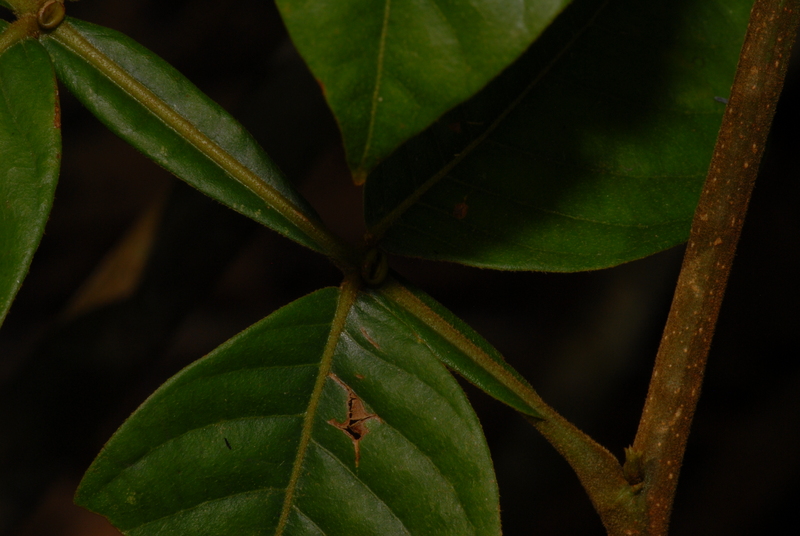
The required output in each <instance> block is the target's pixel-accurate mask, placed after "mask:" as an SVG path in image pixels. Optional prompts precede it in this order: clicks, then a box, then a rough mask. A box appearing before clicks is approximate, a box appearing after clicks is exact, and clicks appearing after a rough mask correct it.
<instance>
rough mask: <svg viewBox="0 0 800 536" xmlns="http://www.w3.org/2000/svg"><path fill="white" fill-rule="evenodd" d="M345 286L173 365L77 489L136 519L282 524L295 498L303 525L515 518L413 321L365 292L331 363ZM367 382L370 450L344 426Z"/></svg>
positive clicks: (171, 525) (337, 528)
mask: <svg viewBox="0 0 800 536" xmlns="http://www.w3.org/2000/svg"><path fill="white" fill-rule="evenodd" d="M338 297H339V291H338V290H337V289H324V290H321V291H318V292H316V293H314V294H311V295H309V296H307V297H305V298H302V299H300V300H298V301H296V302H294V303H292V304H290V305H288V306H286V307H284V308H282V309H281V310H279V311H278V312H276V313H274V314H272V315H271V316H269V317H268V318H266V319H265V320H263V321H261V322H259V323H258V324H256V325H254V326H252V327H251V328H249V329H248V330H246V331H245V332H243V333H241V334H240V335H238V336H236V337H234V338H233V339H231V340H230V341H228V342H227V343H226V344H224V345H223V346H221V347H220V348H218V349H217V350H215V351H214V352H213V353H212V354H210V355H209V356H207V357H205V358H203V359H202V360H200V361H198V362H196V363H195V364H193V365H192V366H190V367H188V368H187V369H185V370H184V371H182V372H180V373H179V374H178V375H177V376H175V377H174V378H172V379H171V380H170V381H168V382H167V383H166V384H165V385H164V386H162V387H161V388H160V389H159V390H158V391H157V392H156V393H155V394H153V395H152V396H151V397H150V399H148V400H147V401H146V402H145V403H144V404H143V405H142V406H141V407H140V408H139V409H138V410H137V412H136V413H134V415H133V416H131V417H130V418H129V419H128V421H127V422H126V423H125V424H124V425H123V426H122V428H120V430H119V431H118V432H117V433H116V435H115V436H114V437H113V438H112V439H111V440H110V441H109V443H108V444H107V445H106V447H105V449H104V450H103V451H102V452H101V453H100V455H99V456H98V458H97V459H96V460H95V462H94V463H93V465H92V466H91V467H90V469H89V471H88V472H87V473H86V476H85V477H84V480H83V482H82V483H81V486H80V488H79V490H78V496H77V502H78V503H79V504H81V505H83V506H86V507H88V508H90V509H92V510H94V511H97V512H99V513H102V514H103V515H106V516H107V517H109V519H110V520H111V521H112V522H113V523H114V524H115V525H116V526H118V527H119V528H120V529H122V530H123V531H124V532H125V533H126V534H132V535H151V534H165V533H167V534H186V535H190V534H204V535H212V534H213V535H220V536H222V535H229V534H275V533H276V530H277V527H278V524H279V520H280V519H281V514H282V513H285V514H286V517H285V521H286V523H285V525H284V528H283V531H282V534H287V535H288V534H326V535H337V534H341V535H361V534H382V535H383V534H387V535H388V534H419V535H429V534H453V535H465V534H487V535H488V534H499V533H500V529H499V511H498V497H497V489H496V484H495V481H494V476H493V471H492V466H491V460H490V459H489V454H488V450H487V448H486V445H485V442H484V439H483V435H482V432H481V429H480V426H479V424H478V422H477V420H476V417H475V415H474V413H473V412H472V409H471V407H470V406H469V404H468V402H467V401H466V399H465V398H464V396H463V392H461V390H460V388H459V387H458V385H457V383H456V382H455V381H454V380H453V378H452V377H451V376H450V375H449V373H447V371H446V370H445V369H444V368H443V367H442V366H441V364H440V363H439V362H438V361H437V360H436V358H435V357H434V356H433V355H432V354H431V353H430V352H429V351H428V350H427V348H426V346H425V345H424V344H422V343H421V342H420V341H418V340H417V339H416V337H415V334H414V333H413V332H412V331H410V330H409V329H408V328H407V327H406V326H405V325H404V324H403V323H401V322H399V321H398V319H397V317H395V316H393V315H392V314H391V312H389V311H387V310H386V309H384V308H383V307H382V306H381V305H380V304H377V303H376V302H375V301H374V300H373V299H372V298H371V297H370V296H368V295H360V296H359V298H358V299H357V301H356V303H355V305H354V306H353V307H352V309H351V310H350V313H349V315H348V317H347V321H346V325H345V328H344V331H343V332H342V333H341V334H340V336H339V337H338V339H335V340H334V342H335V343H336V344H337V346H336V351H335V353H334V355H333V361H332V365H331V368H330V369H329V370H324V366H322V365H321V356H322V354H323V351H324V348H325V345H326V341H327V340H328V335H329V333H330V331H331V326H332V319H333V317H334V312H335V310H336V304H337V299H338ZM318 376H320V377H322V378H323V380H324V384H322V385H323V387H322V389H321V391H320V392H319V395H318V397H317V402H318V404H316V405H315V404H313V403H312V398H314V386H315V383H316V380H317V377H318ZM351 392H352V393H353V395H354V396H356V397H357V399H358V400H359V401H360V402H361V403H362V404H363V406H362V407H363V409H364V411H365V412H366V413H367V414H369V415H374V417H370V418H368V419H367V420H366V421H364V422H363V425H364V426H365V427H366V429H367V432H366V433H365V434H364V435H363V436H361V439H360V441H359V443H358V445H359V447H358V448H359V452H360V456H359V461H358V464H356V449H355V443H354V441H353V439H352V438H351V436H349V435H348V434H347V432H346V431H345V430H343V429H342V428H341V427H338V426H336V424H341V423H344V422H346V420H347V416H348V407H350V408H352V407H353V405H352V396H351V394H350V393H351ZM309 408H316V411H315V413H314V414H313V415H311V416H310V417H311V420H309V421H308V422H309V423H310V424H309V428H308V429H306V428H304V422H306V421H305V417H306V415H305V414H306V412H307V411H309ZM306 432H307V433H309V434H310V436H309V437H308V441H307V443H306V445H307V447H306V448H305V449H303V447H302V445H303V444H304V443H303V440H302V437H303V435H304V433H306ZM296 463H300V464H301V465H300V470H299V472H298V473H297V479H296V481H292V474H293V468H294V467H295V464H296ZM290 487H291V490H292V494H291V495H290V497H291V498H290V499H289V500H288V502H285V501H287V488H290Z"/></svg>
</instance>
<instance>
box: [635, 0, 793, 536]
mask: <svg viewBox="0 0 800 536" xmlns="http://www.w3.org/2000/svg"><path fill="white" fill-rule="evenodd" d="M799 20H800V0H757V1H756V3H755V5H754V6H753V10H752V12H751V15H750V24H749V26H748V29H747V35H746V37H745V41H744V45H743V47H742V53H741V56H740V58H739V66H738V69H737V72H736V78H735V80H734V83H733V87H732V89H731V97H730V102H729V104H728V106H727V109H726V111H725V116H724V118H723V122H722V126H721V129H720V134H719V138H718V139H717V145H716V147H715V149H714V155H713V157H712V160H711V166H710V168H709V173H708V178H707V179H706V183H705V186H704V188H703V192H702V194H701V196H700V203H699V205H698V207H697V211H696V212H695V216H694V221H693V223H692V231H691V235H690V238H689V243H688V246H687V249H686V256H685V258H684V261H683V267H682V268H681V273H680V276H679V279H678V284H677V288H676V290H675V296H674V299H673V302H672V308H671V309H670V312H669V318H668V319H667V325H666V327H665V330H664V335H663V337H662V340H661V347H660V348H659V350H658V355H657V357H656V363H655V367H654V370H653V376H652V379H651V382H650V390H649V392H648V394H647V400H646V402H645V407H644V411H643V413H642V420H641V422H640V424H639V430H638V432H637V434H636V439H635V441H634V443H633V448H632V449H631V450H630V452H629V460H636V462H637V463H635V464H633V463H632V464H631V465H632V466H633V465H636V466H637V471H639V472H641V474H640V475H638V477H639V478H643V479H644V488H643V493H642V497H643V500H644V501H645V503H646V504H645V505H644V507H645V509H646V512H647V514H646V515H647V518H648V533H649V534H650V535H651V536H657V535H666V534H667V528H668V524H669V517H670V513H671V510H672V502H673V497H674V494H675V488H676V485H677V481H678V472H679V470H680V466H681V462H682V460H683V453H684V451H685V447H686V439H687V437H688V434H689V429H690V426H691V423H692V417H693V416H694V412H695V408H696V406H697V400H698V398H699V396H700V387H701V384H702V381H703V373H704V370H705V365H706V357H707V355H708V349H709V346H710V344H711V337H712V335H713V333H714V326H715V325H716V322H717V316H718V314H719V308H720V305H721V303H722V297H723V294H724V292H725V286H726V284H727V281H728V274H729V272H730V266H731V262H732V261H733V256H734V253H735V250H736V244H737V243H738V241H739V235H740V233H741V229H742V223H743V221H744V216H745V213H746V211H747V205H748V202H749V200H750V194H751V192H752V189H753V184H754V182H755V178H756V175H757V173H758V166H759V162H760V161H761V155H762V153H763V150H764V145H765V143H766V139H767V134H768V133H769V129H770V125H771V123H772V117H773V115H774V112H775V106H776V104H777V101H778V97H779V95H780V92H781V88H782V87H783V78H784V75H785V72H786V66H787V64H788V61H789V56H790V53H791V48H792V44H793V42H794V37H795V33H796V31H797V27H798V21H799Z"/></svg>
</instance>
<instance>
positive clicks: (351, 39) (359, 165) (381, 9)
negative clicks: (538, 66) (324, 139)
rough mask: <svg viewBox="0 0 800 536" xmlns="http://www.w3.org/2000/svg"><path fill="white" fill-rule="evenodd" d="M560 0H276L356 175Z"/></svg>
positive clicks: (448, 101) (424, 122)
mask: <svg viewBox="0 0 800 536" xmlns="http://www.w3.org/2000/svg"><path fill="white" fill-rule="evenodd" d="M568 3H569V2H568V1H566V0H554V1H550V2H536V1H530V0H529V1H526V2H494V1H484V0H481V1H471V2H465V1H457V2H447V3H445V2H404V1H402V0H399V1H398V0H394V1H392V0H385V1H384V2H382V3H381V4H380V5H378V4H376V3H374V2H363V1H360V0H348V1H346V2H335V3H331V2H323V1H319V0H281V1H279V2H278V8H279V9H280V11H281V15H282V17H283V19H284V22H285V23H286V26H287V28H288V29H289V33H290V35H291V36H292V40H293V41H294V43H295V45H296V46H297V48H298V50H299V51H300V53H301V55H302V56H303V57H304V58H305V60H306V62H307V63H308V65H309V67H310V68H311V71H312V72H313V73H314V76H315V77H316V78H317V79H318V80H319V81H320V83H321V84H322V85H323V88H324V92H325V95H326V98H327V100H328V103H329V105H330V107H331V109H332V110H333V113H334V115H335V116H336V118H337V120H338V121H339V125H340V127H341V130H342V134H343V137H344V142H345V150H346V153H347V159H348V163H349V164H350V167H351V169H352V170H353V172H354V178H355V179H356V182H359V183H360V182H363V179H364V178H365V177H366V174H367V173H368V172H369V171H370V170H371V169H372V168H373V167H374V166H375V165H376V164H377V162H378V161H380V160H382V159H383V158H385V157H386V156H387V155H388V154H389V153H391V152H392V151H393V150H394V149H395V148H396V147H397V146H398V145H400V144H401V143H402V142H403V141H405V140H406V139H408V138H409V137H411V136H413V135H414V134H416V133H418V132H420V131H421V130H423V129H424V128H426V127H427V126H428V125H429V124H430V123H431V122H433V121H434V120H435V119H436V118H437V117H439V116H440V115H441V114H442V113H444V112H445V111H446V110H448V109H449V108H451V107H453V106H455V105H456V104H458V103H459V102H461V101H463V100H465V99H467V98H469V97H470V96H471V95H472V94H474V93H475V92H476V91H478V90H479V89H480V88H481V87H483V86H484V85H485V84H486V83H487V82H488V81H489V80H491V79H492V78H493V77H494V76H496V75H497V73H499V72H500V71H501V70H502V69H503V68H505V67H506V66H507V65H508V64H509V63H511V62H512V61H513V60H514V59H515V58H516V57H517V56H519V54H521V53H522V51H524V50H525V49H526V48H527V47H528V45H529V44H530V43H531V42H532V41H533V40H534V39H536V37H537V36H538V35H539V34H540V33H541V32H542V30H543V29H544V28H545V27H547V25H548V24H549V23H550V22H551V21H552V20H553V19H554V18H555V17H556V15H557V14H558V13H559V12H560V11H561V10H562V9H563V8H564V6H566V5H567V4H568Z"/></svg>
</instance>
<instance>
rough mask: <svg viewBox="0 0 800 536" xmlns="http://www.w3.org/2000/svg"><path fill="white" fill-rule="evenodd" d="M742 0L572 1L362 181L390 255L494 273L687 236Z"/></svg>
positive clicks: (570, 263)
mask: <svg viewBox="0 0 800 536" xmlns="http://www.w3.org/2000/svg"><path fill="white" fill-rule="evenodd" d="M751 5H752V2H751V1H749V0H732V1H730V2H724V3H721V2H717V1H716V0H696V1H692V2H681V3H677V4H676V3H674V2H672V3H670V2H639V1H635V0H609V1H607V2H600V1H597V0H585V1H580V2H576V3H574V4H573V5H571V6H570V7H569V8H568V9H567V10H565V11H564V13H563V14H562V15H561V16H560V17H559V18H558V20H557V21H556V22H555V23H554V24H553V25H551V26H550V27H549V28H548V30H547V31H546V32H545V33H544V34H543V35H542V37H541V38H540V39H539V40H538V41H537V42H536V43H535V44H534V45H533V46H532V47H531V49H530V51H529V52H528V53H527V54H526V55H525V56H523V58H521V60H520V61H519V62H517V63H516V64H515V65H514V66H512V67H511V68H510V69H509V70H508V71H506V72H505V73H504V74H503V75H502V76H501V77H500V78H499V79H498V80H496V81H495V82H493V83H492V84H490V85H489V86H488V87H487V88H486V90H484V91H483V92H482V93H481V94H479V95H478V96H477V97H476V98H475V99H473V100H471V101H470V102H468V103H465V104H464V105H463V106H461V107H459V108H458V109H456V110H454V111H453V112H452V113H450V114H448V116H446V117H444V118H442V120H441V121H439V122H438V123H437V124H436V125H434V126H433V127H432V128H431V129H429V130H428V131H427V132H425V133H424V134H423V135H421V136H419V137H418V138H415V139H414V140H411V141H410V142H409V143H408V144H407V145H406V146H404V147H403V148H402V149H401V150H400V151H398V152H397V153H396V154H395V155H393V156H392V157H391V158H390V159H388V160H387V161H386V162H385V163H384V165H382V166H381V167H379V168H378V169H376V170H375V172H374V173H373V175H372V176H371V178H370V183H369V184H368V186H367V189H366V192H365V197H366V218H367V221H368V224H369V227H370V232H371V233H372V234H373V235H375V237H376V238H382V242H381V245H382V247H383V248H384V249H386V250H387V251H389V252H392V253H396V254H402V255H410V256H417V257H423V258H428V259H438V260H449V261H455V262H461V263H465V264H469V265H473V266H481V267H487V268H496V269H506V270H549V271H577V270H591V269H597V268H604V267H608V266H613V265H616V264H620V263H623V262H626V261H630V260H633V259H637V258H640V257H643V256H646V255H649V254H651V253H655V252H657V251H660V250H663V249H666V248H669V247H671V246H673V245H676V244H679V243H681V242H683V241H685V240H686V239H687V237H688V233H689V228H690V225H691V218H692V215H693V212H694V208H695V206H696V203H697V198H698V195H699V192H700V188H701V187H702V184H703V179H704V177H705V174H706V171H707V167H708V163H709V161H710V157H711V152H712V150H713V146H714V142H715V139H716V134H717V130H718V128H719V124H720V122H721V118H722V114H723V112H724V110H725V104H724V103H723V102H720V100H721V99H724V98H725V97H727V96H728V91H729V88H730V85H731V83H732V80H733V75H734V72H735V70H736V63H737V58H738V53H739V49H740V47H741V43H742V39H743V36H744V32H745V28H746V26H747V20H748V14H749V10H750V7H751Z"/></svg>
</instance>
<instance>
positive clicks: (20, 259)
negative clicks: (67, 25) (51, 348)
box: [0, 23, 61, 324]
mask: <svg viewBox="0 0 800 536" xmlns="http://www.w3.org/2000/svg"><path fill="white" fill-rule="evenodd" d="M0 24H2V25H0V32H2V31H3V30H4V29H5V27H4V26H7V24H6V23H0ZM60 163H61V117H60V112H59V108H58V96H57V93H56V80H55V75H54V73H53V67H52V65H51V64H50V58H49V57H48V55H47V52H46V51H45V50H44V48H43V47H42V45H41V44H39V42H38V41H35V40H32V39H26V40H23V41H21V42H19V43H17V44H15V45H13V46H11V47H10V48H8V49H6V50H5V51H3V52H0V324H2V322H3V319H4V318H5V316H6V314H7V313H8V309H9V307H10V306H11V302H12V301H13V299H14V296H16V294H17V291H19V288H20V286H21V285H22V280H23V279H24V278H25V275H26V274H27V272H28V267H29V266H30V263H31V260H32V259H33V254H34V252H35V251H36V248H37V247H38V246H39V241H40V240H41V238H42V234H43V233H44V227H45V223H47V217H48V215H49V214H50V207H51V206H52V205H53V196H54V194H55V188H56V183H57V181H58V170H59V165H60Z"/></svg>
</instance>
